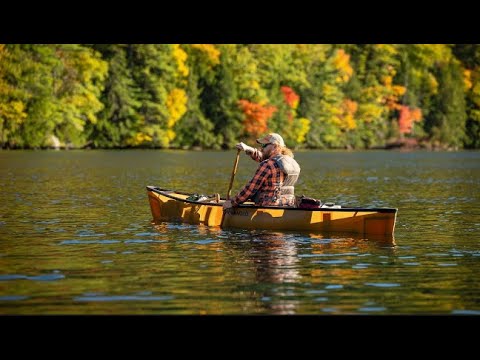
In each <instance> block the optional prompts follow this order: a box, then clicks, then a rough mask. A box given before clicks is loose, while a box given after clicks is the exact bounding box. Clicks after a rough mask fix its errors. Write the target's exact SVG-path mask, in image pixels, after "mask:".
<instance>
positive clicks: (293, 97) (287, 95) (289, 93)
mask: <svg viewBox="0 0 480 360" xmlns="http://www.w3.org/2000/svg"><path fill="white" fill-rule="evenodd" d="M280 89H281V90H282V93H283V96H284V99H285V102H286V103H287V104H288V106H290V107H291V108H292V109H296V108H297V107H298V103H299V102H300V96H298V94H297V93H295V91H293V89H292V88H291V87H289V86H282V87H281V88H280Z"/></svg>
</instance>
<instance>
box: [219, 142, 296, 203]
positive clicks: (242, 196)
mask: <svg viewBox="0 0 480 360" xmlns="http://www.w3.org/2000/svg"><path fill="white" fill-rule="evenodd" d="M257 143H259V144H260V146H261V149H260V150H259V149H255V148H253V147H251V146H248V145H246V144H244V143H243V142H240V143H238V144H237V145H235V147H236V148H237V149H239V150H242V151H245V153H246V154H247V155H249V156H250V157H251V158H252V159H253V160H255V161H257V162H260V165H259V166H258V168H257V171H256V172H255V175H254V176H253V178H252V179H251V180H250V181H249V182H248V183H247V184H246V185H245V186H244V187H243V189H242V190H240V192H239V193H238V194H237V195H236V196H234V197H233V198H232V199H230V200H226V201H225V202H224V204H223V208H224V209H229V208H231V207H235V206H237V205H239V204H242V203H244V202H245V201H247V200H249V199H250V200H252V201H254V202H255V205H259V206H289V207H294V206H295V188H294V185H295V183H296V182H297V180H298V177H299V175H300V166H299V165H298V163H297V162H296V161H295V160H294V158H293V157H294V155H293V152H292V151H291V150H290V149H288V148H287V147H286V146H285V142H284V141H283V138H282V137H281V136H280V135H279V134H276V133H270V134H268V135H267V136H265V137H263V138H260V139H257Z"/></svg>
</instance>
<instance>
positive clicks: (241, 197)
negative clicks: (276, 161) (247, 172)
mask: <svg viewBox="0 0 480 360" xmlns="http://www.w3.org/2000/svg"><path fill="white" fill-rule="evenodd" d="M268 174H270V169H269V166H268V164H267V162H265V163H263V164H261V165H260V166H259V167H258V169H257V171H256V173H255V175H254V176H253V178H252V180H250V181H249V183H248V184H247V185H245V186H244V188H243V189H242V190H240V192H239V193H238V194H237V195H236V196H234V197H233V198H232V199H231V201H232V206H237V205H238V204H242V203H244V202H245V201H247V200H248V199H249V198H250V197H252V196H253V195H254V194H255V193H256V192H257V191H258V190H259V189H260V188H261V187H262V185H263V183H264V182H265V179H266V177H267V176H268Z"/></svg>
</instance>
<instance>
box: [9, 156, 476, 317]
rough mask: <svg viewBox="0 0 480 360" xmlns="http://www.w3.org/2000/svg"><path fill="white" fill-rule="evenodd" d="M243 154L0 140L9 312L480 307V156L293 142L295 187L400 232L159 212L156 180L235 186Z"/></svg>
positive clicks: (240, 179)
mask: <svg viewBox="0 0 480 360" xmlns="http://www.w3.org/2000/svg"><path fill="white" fill-rule="evenodd" d="M235 155H236V151H226V152H222V151H205V152H187V151H159V150H158V151H154V150H131V151H116V150H115V151H0V189H1V191H0V314H35V315H36V314H194V315H195V314H315V315H323V314H389V315H391V314H476V315H479V314H480V236H479V232H480V152H466V151H465V152H394V151H392V152H387V151H364V152H345V151H299V152H296V159H297V160H298V162H299V163H300V165H301V167H302V174H301V176H300V180H299V182H298V183H297V186H296V194H297V195H301V194H305V195H306V196H311V197H316V198H319V199H322V201H324V202H326V201H330V202H335V203H337V204H341V205H351V206H375V207H396V208H398V209H399V212H398V216H397V225H396V230H395V241H394V243H392V242H388V241H380V240H374V239H368V238H362V237H352V236H349V235H342V234H337V235H332V234H308V233H296V232H283V233H272V232H269V231H260V230H259V231H245V230H221V229H218V228H208V227H204V226H193V225H188V224H177V223H163V224H160V225H153V224H152V223H151V219H152V216H151V213H150V208H149V205H148V200H147V193H146V189H145V186H146V185H156V186H160V187H165V188H170V189H175V190H182V191H187V192H195V193H203V194H213V193H216V192H219V193H220V194H221V195H222V196H225V194H226V192H227V190H228V184H229V181H230V175H231V171H232V167H233V162H234V159H235ZM256 166H257V164H256V163H255V162H253V161H252V160H250V159H249V158H248V157H247V156H245V155H243V154H242V155H241V158H240V162H239V167H238V172H237V175H236V178H235V183H234V187H233V192H232V193H236V192H237V191H238V190H239V189H240V188H241V186H243V185H244V184H245V183H246V182H247V181H248V180H249V179H250V177H251V176H252V175H253V173H254V171H255V169H256Z"/></svg>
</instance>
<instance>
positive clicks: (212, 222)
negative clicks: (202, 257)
mask: <svg viewBox="0 0 480 360" xmlns="http://www.w3.org/2000/svg"><path fill="white" fill-rule="evenodd" d="M147 193H148V199H149V202H150V209H151V212H152V216H153V220H154V221H155V222H162V221H167V222H168V221H180V222H185V223H189V224H204V225H207V226H222V228H230V227H232V228H241V229H267V230H291V231H313V232H348V233H356V234H368V235H393V232H394V229H395V220H396V216H397V209H392V208H340V209H336V208H321V209H297V208H280V207H260V206H255V205H253V204H252V205H243V204H242V205H240V206H238V207H236V208H232V209H229V210H227V211H226V212H225V216H224V218H223V208H222V203H223V202H224V201H225V200H224V199H221V200H220V202H219V203H216V202H195V201H188V200H186V199H187V197H188V196H189V195H190V194H186V193H181V192H175V191H169V190H164V189H159V188H156V187H153V186H147ZM222 221H223V224H222Z"/></svg>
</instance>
